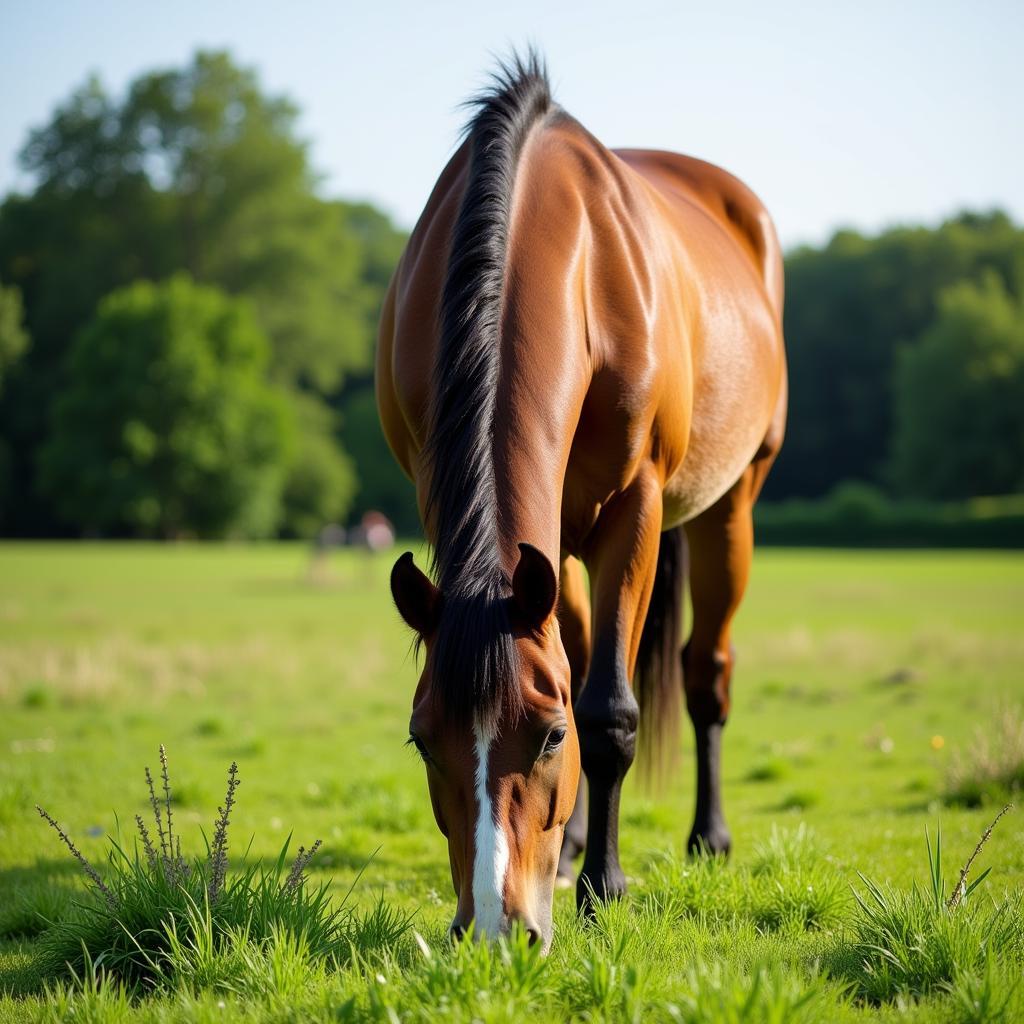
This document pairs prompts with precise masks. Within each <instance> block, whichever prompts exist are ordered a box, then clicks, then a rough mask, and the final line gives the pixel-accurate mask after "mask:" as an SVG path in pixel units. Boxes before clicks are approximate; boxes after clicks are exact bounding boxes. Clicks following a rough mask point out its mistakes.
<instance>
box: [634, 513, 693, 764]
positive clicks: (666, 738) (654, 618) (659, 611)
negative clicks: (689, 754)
mask: <svg viewBox="0 0 1024 1024" xmlns="http://www.w3.org/2000/svg"><path fill="white" fill-rule="evenodd" d="M685 585H686V534H685V533H684V531H683V528H682V527H681V526H677V527H675V528H673V529H671V530H666V531H665V532H664V533H663V534H662V535H661V542H660V544H659V546H658V568H657V570H656V572H655V576H654V590H653V591H652V593H651V604H650V607H649V608H648V609H647V618H646V619H645V620H644V631H643V634H642V635H641V637H640V651H639V653H638V655H637V661H636V676H635V680H634V687H635V691H636V698H637V702H638V703H639V705H640V736H639V741H640V742H639V758H638V767H639V770H640V775H641V777H642V778H643V779H645V780H647V781H651V780H654V779H658V778H660V777H661V776H663V775H664V773H665V770H666V769H667V768H670V767H671V766H672V763H673V761H674V759H675V755H676V753H677V749H678V746H679V744H678V742H677V741H678V738H679V723H680V715H681V713H682V706H683V667H682V646H683V640H682V637H683V589H684V587H685Z"/></svg>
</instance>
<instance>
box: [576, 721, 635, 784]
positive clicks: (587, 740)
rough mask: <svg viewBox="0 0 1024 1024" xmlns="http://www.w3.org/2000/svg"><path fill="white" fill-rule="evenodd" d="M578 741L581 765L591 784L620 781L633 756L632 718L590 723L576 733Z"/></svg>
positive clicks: (633, 727) (633, 723) (633, 734)
mask: <svg viewBox="0 0 1024 1024" xmlns="http://www.w3.org/2000/svg"><path fill="white" fill-rule="evenodd" d="M579 738H580V765H581V766H582V768H583V771H584V772H585V773H586V776H587V780H588V781H589V782H590V783H591V784H594V783H596V782H598V781H599V780H602V781H605V782H609V783H610V782H613V781H615V780H618V779H621V778H622V777H623V776H624V775H625V774H626V772H627V771H629V767H630V765H632V763H633V758H634V757H635V756H636V721H635V716H634V717H633V718H630V717H629V716H625V717H624V718H622V719H619V720H616V721H605V722H603V723H601V724H596V723H593V722H591V723H589V724H588V725H587V726H585V727H583V728H580V729H579Z"/></svg>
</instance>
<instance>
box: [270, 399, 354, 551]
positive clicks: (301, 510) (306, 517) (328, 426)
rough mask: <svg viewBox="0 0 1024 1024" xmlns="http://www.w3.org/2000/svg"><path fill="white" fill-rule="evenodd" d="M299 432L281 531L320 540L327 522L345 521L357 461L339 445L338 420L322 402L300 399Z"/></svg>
mask: <svg viewBox="0 0 1024 1024" xmlns="http://www.w3.org/2000/svg"><path fill="white" fill-rule="evenodd" d="M294 402H295V409H296V412H297V415H298V422H299V431H298V443H297V446H296V451H295V453H294V455H293V457H292V460H291V464H290V466H289V470H288V478H287V481H286V482H285V487H284V494H283V506H284V508H283V515H282V520H281V527H282V532H283V533H285V534H286V535H288V536H291V537H304V538H309V537H315V536H316V534H317V532H318V531H319V530H320V528H321V527H322V526H324V525H326V524H327V523H340V522H344V520H345V517H346V515H347V513H348V510H349V508H350V507H351V504H352V498H353V496H354V494H355V491H356V487H357V483H356V475H355V468H354V467H353V465H352V460H351V459H350V458H349V457H348V455H347V454H346V453H345V451H344V449H342V447H341V446H340V445H339V444H338V439H337V437H336V436H335V433H334V425H335V419H336V417H335V415H334V413H333V412H332V411H331V410H329V409H327V408H325V407H324V406H323V405H321V404H320V403H319V402H314V401H311V400H310V399H308V398H305V397H303V396H301V395H298V396H295V399H294Z"/></svg>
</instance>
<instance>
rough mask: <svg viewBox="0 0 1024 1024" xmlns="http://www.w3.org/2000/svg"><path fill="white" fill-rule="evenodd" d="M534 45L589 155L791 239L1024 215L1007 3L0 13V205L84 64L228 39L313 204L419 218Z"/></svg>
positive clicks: (1018, 26) (1016, 14)
mask: <svg viewBox="0 0 1024 1024" xmlns="http://www.w3.org/2000/svg"><path fill="white" fill-rule="evenodd" d="M526 41H533V42H535V43H537V44H538V45H539V46H540V47H541V48H542V49H543V51H544V52H545V54H546V56H547V59H548V64H549V67H550V70H551V75H552V79H553V81H554V84H555V87H556V95H557V98H558V99H559V101H560V102H561V103H562V105H563V106H565V107H566V108H567V109H568V110H570V111H571V112H572V113H573V114H574V115H575V116H576V117H577V118H578V119H579V120H581V121H582V122H583V123H584V124H586V125H587V127H588V128H590V130H591V131H593V132H594V133H595V134H596V135H597V136H598V137H599V138H600V139H601V140H602V141H603V142H605V143H606V144H608V145H610V146H617V145H623V146H627V145H633V146H650V147H660V148H665V149H673V150H678V151H681V152H686V153H690V154H693V155H695V156H700V157H703V158H704V159H708V160H712V161H714V162H716V163H720V164H722V165H723V166H725V167H727V168H728V169H729V170H731V171H733V172H734V173H736V174H738V175H739V176H740V177H742V178H743V179H744V180H745V181H746V182H747V183H748V184H749V185H751V187H753V188H754V190H755V191H757V192H758V193H759V194H760V195H761V197H762V198H763V199H764V200H765V202H766V203H767V204H768V206H769V209H770V210H771V211H772V214H773V216H774V217H775V220H776V223H777V224H778V226H779V230H780V234H781V235H782V238H783V241H784V242H785V243H786V244H788V245H793V244H796V243H798V242H804V241H809V242H820V241H822V240H824V239H825V238H827V237H828V235H829V233H830V232H831V230H832V229H834V228H835V227H837V226H839V225H849V226H855V227H858V228H861V229H865V230H874V229H877V228H879V227H882V226H885V225H888V224H892V223H899V222H911V221H925V222H935V221H937V220H939V219H940V218H941V217H943V216H945V215H947V214H949V213H951V212H953V211H954V210H956V209H957V208H959V207H961V206H966V205H970V206H973V207H985V208H987V207H990V206H993V205H1000V206H1003V207H1005V208H1007V209H1009V210H1010V211H1011V213H1013V214H1014V215H1015V216H1016V217H1017V218H1018V219H1024V130H1022V119H1021V113H1020V104H1021V101H1022V99H1024V60H1022V58H1021V47H1022V44H1024V3H1022V2H1021V0H973V2H944V0H932V2H919V0H908V2H900V0H889V2H884V3H883V2H877V0H865V2H858V3H847V2H842V3H838V2H836V3H833V2H828V0H821V2H818V3H803V2H801V3H789V2H786V0H775V2H771V3H766V2H764V0H758V2H750V0H742V2H729V0H724V2H716V0H704V2H703V3H700V4H697V3H693V2H691V0H677V2H674V3H663V2H654V0H620V2H618V3H616V4H607V3H604V2H590V3H583V2H571V3H569V2H561V0H546V2H545V0H518V2H516V3H512V4H504V5H503V4H498V3H494V2H488V0H480V2H477V3H454V2H448V0H419V2H406V0H403V2H395V3H389V2H383V0H382V2H377V3H372V2H362V3H358V4H355V3H352V2H351V0H344V2H334V3H329V2H325V0H319V2H301V0H295V2H292V3H290V4H284V3H280V2H278V3H269V2H263V0H254V2H249V3H238V2H230V0H223V2H210V0H206V2H202V3H199V2H193V0H176V2H175V3H173V4H159V5H158V4H151V3H139V2H138V0H135V2H131V3H128V2H120V0H118V2H106V3H104V2H95V3H88V4H87V3H83V2H77V3H69V2H60V0H58V2H57V3H55V4H39V3H28V2H25V3H18V2H16V0H0V52H2V54H3V60H2V61H0V96H2V97H3V99H2V102H0V193H4V192H6V191H8V190H9V189H12V188H16V187H19V186H20V187H25V186H26V185H27V182H26V180H25V179H24V177H23V176H22V175H21V174H20V173H19V172H18V170H17V164H16V154H17V151H18V150H19V149H20V147H21V145H22V143H23V141H24V139H25V137H26V134H27V131H28V129H29V128H30V127H32V126H34V125H39V124H41V123H44V122H45V120H46V119H47V117H48V116H49V114H50V112H51V110H52V108H53V107H54V105H55V104H56V103H57V102H58V101H60V100H61V99H62V98H64V97H65V96H66V95H67V94H68V93H69V92H70V90H71V89H72V88H73V87H75V86H76V85H78V84H79V83H80V82H81V81H82V80H83V79H84V78H85V76H86V75H87V74H88V73H89V72H90V71H97V72H98V73H99V74H100V75H101V77H102V78H103V79H104V81H105V82H106V84H107V86H108V88H110V89H111V90H113V91H115V92H120V91H121V90H123V89H124V87H125V86H126V84H127V83H128V82H129V81H130V80H131V78H132V77H134V76H135V75H137V74H138V73H140V72H142V71H145V70H149V69H151V68H154V67H170V66H177V65H181V64H183V63H185V62H186V61H187V60H188V58H189V56H190V55H191V53H192V52H193V51H194V50H195V49H196V48H197V47H207V48H221V47H226V48H228V49H229V50H231V52H232V53H233V54H234V56H235V58H236V59H237V60H238V61H240V62H242V63H245V64H248V65H252V66H254V67H256V68H257V69H258V70H259V72H260V74H261V76H262V80H263V82H264V85H265V86H266V87H267V88H268V89H270V90H272V91H275V92H286V93H288V94H289V95H290V96H291V97H292V98H293V99H294V100H295V101H296V102H297V103H298V104H299V106H300V107H301V108H302V110H303V117H302V120H301V131H302V134H303V135H304V136H305V137H306V138H308V139H309V140H310V142H311V143H312V155H313V161H314V163H315V165H316V166H317V167H318V168H319V169H320V170H321V171H322V172H323V174H324V182H323V186H322V191H323V192H324V193H325V194H328V195H337V196H345V197H352V198H365V199H370V200H372V201H373V202H375V203H377V204H378V205H380V206H382V207H383V208H384V209H386V210H387V211H388V212H389V213H391V214H392V215H393V216H394V217H395V218H396V219H397V220H398V221H399V222H400V223H401V224H403V225H405V226H410V225H411V224H412V223H413V222H414V221H415V218H416V216H417V214H418V212H419V210H420V208H421V207H422V205H423V202H424V200H425V199H426V196H427V194H428V193H429V191H430V188H431V186H432V184H433V182H434V180H435V178H436V177H437V174H438V172H439V171H440V169H441V167H442V166H443V164H444V161H445V160H446V158H447V156H448V155H449V153H450V152H451V149H452V144H453V142H454V140H455V138H456V136H457V133H458V130H459V126H460V123H461V121H462V117H463V115H462V113H461V112H460V111H459V110H458V103H459V101H460V100H461V99H463V98H464V97H465V96H466V95H468V94H469V93H471V92H472V91H473V90H474V89H475V88H477V87H478V86H479V85H480V84H481V83H482V81H483V78H484V75H485V73H486V71H487V69H488V68H489V67H490V66H491V64H492V57H491V55H492V54H494V53H502V52H507V50H508V48H509V47H510V46H511V45H513V44H521V43H523V42H526Z"/></svg>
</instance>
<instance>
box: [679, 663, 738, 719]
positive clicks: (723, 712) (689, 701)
mask: <svg viewBox="0 0 1024 1024" xmlns="http://www.w3.org/2000/svg"><path fill="white" fill-rule="evenodd" d="M682 657H683V685H684V687H685V690H686V710H687V711H688V712H689V714H690V720H691V721H692V722H693V724H694V725H695V726H706V725H716V724H718V725H723V724H724V723H725V720H726V719H727V718H728V717H729V682H730V679H731V677H732V666H733V660H734V656H733V653H732V651H730V652H729V653H728V654H723V653H722V652H721V651H706V650H705V651H702V650H696V649H693V648H691V646H690V645H689V644H687V646H686V647H685V648H683V656H682Z"/></svg>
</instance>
